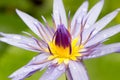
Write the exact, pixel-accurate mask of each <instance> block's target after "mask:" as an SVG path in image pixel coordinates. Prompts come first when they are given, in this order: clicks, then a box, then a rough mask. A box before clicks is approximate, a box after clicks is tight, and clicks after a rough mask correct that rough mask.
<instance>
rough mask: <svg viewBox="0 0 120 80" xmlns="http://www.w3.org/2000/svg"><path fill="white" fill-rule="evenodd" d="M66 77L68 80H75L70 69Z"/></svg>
mask: <svg viewBox="0 0 120 80" xmlns="http://www.w3.org/2000/svg"><path fill="white" fill-rule="evenodd" d="M66 77H67V80H73V78H72V75H71V72H70V69H69V68H67V70H66Z"/></svg>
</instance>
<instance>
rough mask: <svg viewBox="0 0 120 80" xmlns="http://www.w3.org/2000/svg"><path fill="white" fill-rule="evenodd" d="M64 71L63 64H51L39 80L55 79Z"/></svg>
mask: <svg viewBox="0 0 120 80" xmlns="http://www.w3.org/2000/svg"><path fill="white" fill-rule="evenodd" d="M64 72H65V65H64V64H61V65H58V66H54V65H51V66H50V67H48V69H47V70H46V72H45V73H44V74H43V76H42V77H41V78H40V79H39V80H57V78H58V77H60V76H61V75H62V74H63V73H64Z"/></svg>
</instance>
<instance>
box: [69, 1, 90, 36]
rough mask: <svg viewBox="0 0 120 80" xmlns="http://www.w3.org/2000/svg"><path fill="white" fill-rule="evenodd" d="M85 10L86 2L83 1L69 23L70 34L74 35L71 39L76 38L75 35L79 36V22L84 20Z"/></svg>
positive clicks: (86, 7) (86, 8)
mask: <svg viewBox="0 0 120 80" xmlns="http://www.w3.org/2000/svg"><path fill="white" fill-rule="evenodd" d="M87 10H88V1H85V2H84V3H83V4H82V5H81V6H80V7H79V9H78V10H77V12H76V13H75V15H74V17H73V19H72V22H71V33H74V34H73V35H72V36H73V37H76V35H78V34H79V32H80V25H81V21H82V19H83V18H84V16H85V15H86V14H87ZM75 25H76V26H75Z"/></svg>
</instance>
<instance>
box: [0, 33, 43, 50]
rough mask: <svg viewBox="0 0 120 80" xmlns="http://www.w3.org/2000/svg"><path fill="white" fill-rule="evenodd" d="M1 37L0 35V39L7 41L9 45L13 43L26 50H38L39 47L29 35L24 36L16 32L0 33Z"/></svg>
mask: <svg viewBox="0 0 120 80" xmlns="http://www.w3.org/2000/svg"><path fill="white" fill-rule="evenodd" d="M0 35H1V36H2V37H0V41H2V42H5V43H8V44H10V45H14V46H17V47H20V48H23V49H26V50H30V51H35V52H40V51H41V50H40V49H41V48H40V46H39V45H38V43H36V41H35V40H34V39H32V38H30V37H25V36H21V35H17V34H5V33H0Z"/></svg>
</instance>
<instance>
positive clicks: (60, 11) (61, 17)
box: [53, 0, 67, 28]
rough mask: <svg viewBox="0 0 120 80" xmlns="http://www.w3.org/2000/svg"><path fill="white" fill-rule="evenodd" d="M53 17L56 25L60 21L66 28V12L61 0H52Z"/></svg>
mask: <svg viewBox="0 0 120 80" xmlns="http://www.w3.org/2000/svg"><path fill="white" fill-rule="evenodd" d="M53 17H54V20H55V23H56V26H57V27H58V25H60V23H61V22H62V24H64V26H65V27H66V28H67V19H66V12H65V9H64V6H63V2H62V0H54V3H53Z"/></svg>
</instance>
